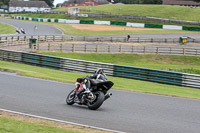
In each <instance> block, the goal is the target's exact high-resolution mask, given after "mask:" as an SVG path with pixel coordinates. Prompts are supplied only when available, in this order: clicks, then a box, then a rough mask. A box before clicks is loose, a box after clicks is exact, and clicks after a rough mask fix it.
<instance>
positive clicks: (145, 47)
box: [144, 46, 146, 54]
mask: <svg viewBox="0 0 200 133" xmlns="http://www.w3.org/2000/svg"><path fill="white" fill-rule="evenodd" d="M144 54H146V47H145V46H144Z"/></svg>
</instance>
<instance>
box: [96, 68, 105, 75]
mask: <svg viewBox="0 0 200 133" xmlns="http://www.w3.org/2000/svg"><path fill="white" fill-rule="evenodd" d="M103 73H104V71H103V69H102V68H97V70H96V71H95V74H103Z"/></svg>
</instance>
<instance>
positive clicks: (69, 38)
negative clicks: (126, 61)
mask: <svg viewBox="0 0 200 133" xmlns="http://www.w3.org/2000/svg"><path fill="white" fill-rule="evenodd" d="M30 38H36V39H37V41H38V42H62V41H86V42H125V43H179V38H139V37H138V38H135V37H131V38H130V39H129V40H127V38H126V37H85V36H83V37H81V36H11V37H0V42H5V41H19V40H21V41H22V40H23V41H26V40H27V39H30ZM187 42H188V43H200V40H195V39H192V38H188V39H187Z"/></svg>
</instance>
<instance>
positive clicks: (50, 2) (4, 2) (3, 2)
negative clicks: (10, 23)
mask: <svg viewBox="0 0 200 133" xmlns="http://www.w3.org/2000/svg"><path fill="white" fill-rule="evenodd" d="M18 1H22V0H18ZM34 1H45V2H46V3H47V5H49V6H50V7H53V2H54V0H34ZM9 2H10V0H0V6H2V5H7V6H8V5H9Z"/></svg>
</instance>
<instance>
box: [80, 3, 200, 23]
mask: <svg viewBox="0 0 200 133" xmlns="http://www.w3.org/2000/svg"><path fill="white" fill-rule="evenodd" d="M81 8H83V9H91V11H92V12H90V13H97V12H96V11H101V12H102V11H103V12H109V13H111V14H113V15H119V14H120V15H128V16H149V17H158V18H167V19H176V20H189V21H197V22H199V21H200V18H199V17H197V16H199V12H200V9H199V8H190V7H185V6H170V5H135V4H132V5H127V4H126V5H101V6H94V7H81Z"/></svg>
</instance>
